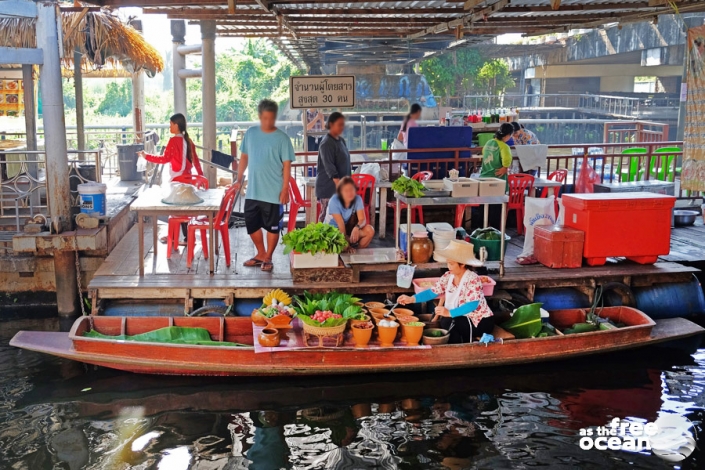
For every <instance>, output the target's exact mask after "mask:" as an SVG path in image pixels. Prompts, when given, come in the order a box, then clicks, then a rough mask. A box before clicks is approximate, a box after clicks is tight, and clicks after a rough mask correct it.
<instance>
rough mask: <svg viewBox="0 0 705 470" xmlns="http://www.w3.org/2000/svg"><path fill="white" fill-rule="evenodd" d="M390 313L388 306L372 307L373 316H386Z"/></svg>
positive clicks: (371, 313)
mask: <svg viewBox="0 0 705 470" xmlns="http://www.w3.org/2000/svg"><path fill="white" fill-rule="evenodd" d="M388 313H389V310H387V309H386V308H371V309H370V315H372V316H373V317H376V316H378V315H382V316H384V315H386V314H388Z"/></svg>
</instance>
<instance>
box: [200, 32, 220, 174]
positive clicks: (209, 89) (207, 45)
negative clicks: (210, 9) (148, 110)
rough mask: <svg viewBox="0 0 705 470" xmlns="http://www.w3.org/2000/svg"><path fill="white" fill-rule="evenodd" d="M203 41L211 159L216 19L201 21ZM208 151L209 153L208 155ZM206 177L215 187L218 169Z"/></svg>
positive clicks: (203, 88) (210, 169) (206, 142)
mask: <svg viewBox="0 0 705 470" xmlns="http://www.w3.org/2000/svg"><path fill="white" fill-rule="evenodd" d="M201 42H202V44H203V56H202V60H203V64H202V66H201V68H202V70H203V76H202V78H201V93H202V103H203V148H204V149H206V151H204V152H203V153H204V155H203V158H205V159H207V160H209V161H210V159H211V155H210V152H211V151H212V150H213V149H215V148H216V136H217V129H216V114H215V21H214V20H207V21H201ZM206 152H207V153H208V155H206ZM206 177H207V178H208V183H209V184H210V186H211V187H215V183H216V181H215V180H216V171H215V168H213V167H210V166H209V167H208V170H207V173H206Z"/></svg>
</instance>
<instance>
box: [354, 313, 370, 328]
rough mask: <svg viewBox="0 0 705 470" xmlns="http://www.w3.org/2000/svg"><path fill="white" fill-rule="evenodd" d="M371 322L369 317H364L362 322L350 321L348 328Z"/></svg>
mask: <svg viewBox="0 0 705 470" xmlns="http://www.w3.org/2000/svg"><path fill="white" fill-rule="evenodd" d="M370 320H371V318H370V317H369V315H365V318H364V319H362V320H350V321H349V322H348V323H349V325H350V328H352V327H353V326H355V325H359V324H360V323H368V322H369V321H370Z"/></svg>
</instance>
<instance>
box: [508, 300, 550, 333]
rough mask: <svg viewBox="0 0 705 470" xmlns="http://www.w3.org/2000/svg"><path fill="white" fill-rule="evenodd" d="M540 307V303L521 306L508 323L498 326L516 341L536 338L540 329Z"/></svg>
mask: <svg viewBox="0 0 705 470" xmlns="http://www.w3.org/2000/svg"><path fill="white" fill-rule="evenodd" d="M541 305H542V304H540V303H533V304H528V305H522V306H521V307H519V308H517V309H516V310H515V311H514V313H513V314H512V318H510V319H509V321H507V322H505V323H503V324H501V325H500V326H501V327H502V328H504V329H505V330H507V331H509V332H510V333H511V334H513V335H514V336H516V337H517V338H518V339H524V338H534V337H536V335H538V334H539V333H540V332H541V327H542V323H541Z"/></svg>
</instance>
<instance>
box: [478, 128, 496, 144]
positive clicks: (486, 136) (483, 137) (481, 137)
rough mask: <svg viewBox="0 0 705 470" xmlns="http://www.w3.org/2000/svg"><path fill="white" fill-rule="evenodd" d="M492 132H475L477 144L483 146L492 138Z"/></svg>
mask: <svg viewBox="0 0 705 470" xmlns="http://www.w3.org/2000/svg"><path fill="white" fill-rule="evenodd" d="M493 137H494V134H491V133H488V132H483V133H482V134H477V146H478V147H484V146H485V144H486V143H487V142H489V141H490V140H492V138H493Z"/></svg>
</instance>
